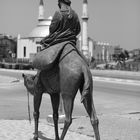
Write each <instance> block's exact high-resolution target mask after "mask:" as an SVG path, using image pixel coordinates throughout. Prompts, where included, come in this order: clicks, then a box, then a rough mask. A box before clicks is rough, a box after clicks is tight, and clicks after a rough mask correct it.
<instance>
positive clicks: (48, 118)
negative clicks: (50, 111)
mask: <svg viewBox="0 0 140 140" xmlns="http://www.w3.org/2000/svg"><path fill="white" fill-rule="evenodd" d="M47 122H48V123H54V122H53V116H52V115H48V116H47ZM64 122H65V115H59V119H58V123H64Z"/></svg>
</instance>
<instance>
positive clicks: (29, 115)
mask: <svg viewBox="0 0 140 140" xmlns="http://www.w3.org/2000/svg"><path fill="white" fill-rule="evenodd" d="M27 98H28V117H29V122H30V124H31V114H30V96H29V91H28V90H27Z"/></svg>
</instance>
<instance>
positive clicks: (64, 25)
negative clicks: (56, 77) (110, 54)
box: [33, 0, 88, 85]
mask: <svg viewBox="0 0 140 140" xmlns="http://www.w3.org/2000/svg"><path fill="white" fill-rule="evenodd" d="M58 6H59V10H58V11H56V12H55V14H54V16H53V19H52V22H51V25H50V27H49V31H50V34H49V35H48V36H46V37H45V38H44V39H43V40H41V42H40V44H41V45H42V46H43V48H44V49H43V50H42V51H41V52H38V53H37V54H36V56H35V58H34V60H33V67H34V68H36V69H38V73H37V75H36V80H35V81H36V82H37V85H39V80H40V78H39V77H40V72H41V71H42V70H52V68H53V66H54V62H55V60H56V59H57V54H59V52H60V48H63V46H65V44H66V42H68V43H70V44H72V46H73V47H74V48H75V50H76V51H77V53H78V54H79V55H80V56H81V57H82V58H83V59H84V60H85V62H86V64H87V65H88V63H87V61H86V58H85V57H84V56H83V54H82V53H81V52H80V51H79V50H78V49H77V48H76V42H77V35H78V34H79V33H80V31H81V26H80V21H79V18H78V15H77V14H76V12H75V11H74V10H72V8H71V1H70V0H58Z"/></svg>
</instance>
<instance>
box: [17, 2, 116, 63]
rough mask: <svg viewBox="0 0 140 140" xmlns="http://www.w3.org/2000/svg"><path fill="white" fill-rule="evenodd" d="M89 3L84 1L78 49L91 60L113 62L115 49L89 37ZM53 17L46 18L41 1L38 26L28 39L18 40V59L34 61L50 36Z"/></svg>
mask: <svg viewBox="0 0 140 140" xmlns="http://www.w3.org/2000/svg"><path fill="white" fill-rule="evenodd" d="M87 6H88V2H87V0H83V16H82V35H81V36H79V40H78V46H79V47H78V48H79V50H80V51H82V52H83V54H84V55H85V56H87V57H89V58H91V57H94V58H95V59H97V60H101V61H104V60H107V61H111V60H112V54H113V53H114V47H113V46H111V45H109V43H101V42H97V41H94V40H93V39H91V38H90V37H88V10H87V9H88V8H87ZM51 20H52V17H51V16H50V17H49V18H48V19H45V18H44V3H43V0H40V3H39V15H38V24H37V26H36V27H35V28H34V29H33V30H32V31H31V33H30V34H29V35H28V36H27V37H24V38H23V37H20V35H18V39H17V59H28V60H30V61H32V58H33V57H34V55H35V54H36V53H37V52H39V51H40V50H41V45H40V44H39V42H40V41H41V40H42V39H43V38H44V37H46V36H47V35H49V26H50V24H51Z"/></svg>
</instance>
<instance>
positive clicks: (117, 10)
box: [0, 0, 140, 50]
mask: <svg viewBox="0 0 140 140" xmlns="http://www.w3.org/2000/svg"><path fill="white" fill-rule="evenodd" d="M39 1H40V0H0V34H3V33H5V34H9V35H12V36H15V37H16V36H17V35H18V34H20V35H21V36H22V37H25V36H28V34H29V33H30V32H31V31H32V30H33V29H34V28H35V27H36V25H37V22H38V21H37V18H38V6H39ZM71 1H72V8H73V9H74V10H75V11H76V12H77V14H78V15H79V19H80V20H81V17H82V2H83V0H71ZM44 5H45V6H44V7H45V18H48V17H49V16H53V14H54V12H55V11H56V10H58V6H57V0H44ZM88 14H89V21H88V35H89V36H90V37H91V38H92V39H93V40H95V41H100V42H105V43H109V44H110V45H120V47H122V48H124V49H126V50H132V49H136V48H140V0H88ZM81 24H82V21H81Z"/></svg>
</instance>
